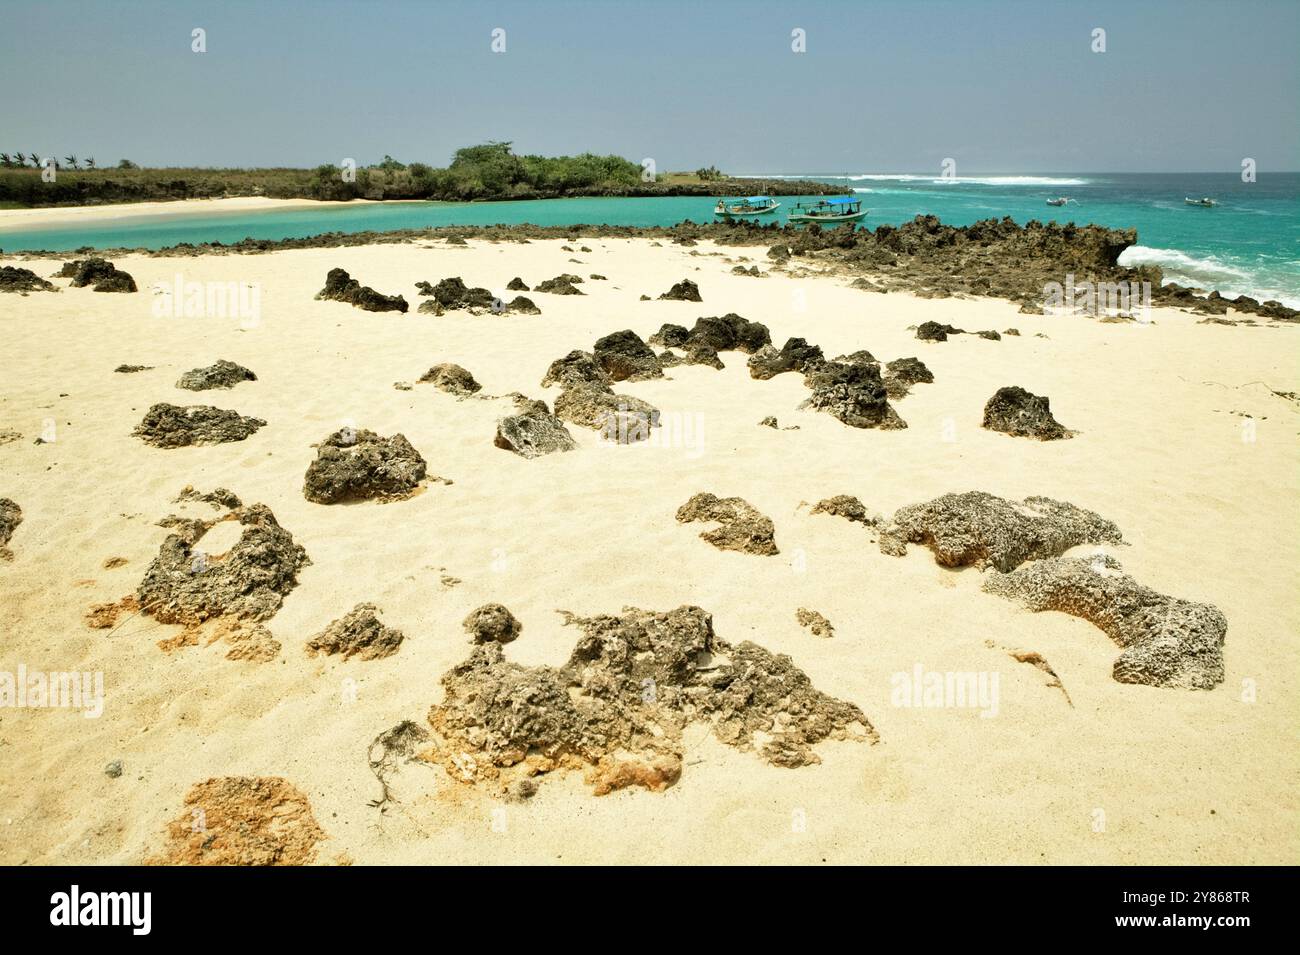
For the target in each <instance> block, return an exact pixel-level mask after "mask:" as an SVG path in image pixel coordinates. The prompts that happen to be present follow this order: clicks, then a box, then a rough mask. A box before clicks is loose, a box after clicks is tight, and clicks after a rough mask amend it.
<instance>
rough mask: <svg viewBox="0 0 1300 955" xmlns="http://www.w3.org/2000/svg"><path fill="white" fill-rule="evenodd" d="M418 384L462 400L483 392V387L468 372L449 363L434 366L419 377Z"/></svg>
mask: <svg viewBox="0 0 1300 955" xmlns="http://www.w3.org/2000/svg"><path fill="white" fill-rule="evenodd" d="M420 382H421V383H422V384H431V385H433V387H435V388H437V389H438V390H439V391H445V392H447V394H449V395H457V396H458V397H462V398H463V397H466V396H468V395H472V394H476V393H477V392H479V391H482V390H483V386H482V385H480V384H479V383H478V382H477V381H475V380H474V376H473V375H471V374H470V373H469V371H468V370H466V369H465V368H462V367H461V366H460V365H455V364H452V363H450V362H444V363H443V364H440V365H434V366H433V367H432V368H430V369H429V370H428V371H426V372H425V373H424V374H423V375H421V376H420Z"/></svg>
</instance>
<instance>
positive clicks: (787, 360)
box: [749, 338, 825, 381]
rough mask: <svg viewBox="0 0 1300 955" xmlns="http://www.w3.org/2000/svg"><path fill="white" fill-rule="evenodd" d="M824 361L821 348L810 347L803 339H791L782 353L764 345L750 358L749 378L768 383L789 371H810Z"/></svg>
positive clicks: (787, 341) (783, 347) (816, 346)
mask: <svg viewBox="0 0 1300 955" xmlns="http://www.w3.org/2000/svg"><path fill="white" fill-rule="evenodd" d="M824 361H825V359H824V358H823V357H822V350H821V347H820V346H818V345H809V344H808V342H806V341H805V340H804V339H802V338H790V339H787V340H786V343H785V344H784V345H782V346H781V350H780V351H777V350H776V349H775V348H773V347H772V346H771V345H763V346H762V347H760V348H759V349H758V351H756V352H754V354H752V355H751V356H750V357H749V376H750V377H751V378H757V379H758V380H759V381H766V380H767V379H769V378H775V377H776V376H777V375H780V374H784V373H785V372H787V371H810V370H812V369H813V368H815V367H817V366H819V365H821V364H822V363H823V362H824Z"/></svg>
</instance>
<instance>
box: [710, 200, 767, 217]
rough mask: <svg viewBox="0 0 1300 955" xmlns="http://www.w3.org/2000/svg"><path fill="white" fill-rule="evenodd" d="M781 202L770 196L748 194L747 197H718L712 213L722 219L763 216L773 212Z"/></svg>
mask: <svg viewBox="0 0 1300 955" xmlns="http://www.w3.org/2000/svg"><path fill="white" fill-rule="evenodd" d="M780 205H781V203H779V202H777V201H776V200H775V199H773V198H772V197H771V196H750V197H749V198H748V199H719V200H718V204H717V206H716V207H715V208H714V210H713V214H714V215H716V216H720V217H721V218H723V219H733V218H745V217H748V216H765V215H767V214H768V213H770V212H775V211H776V210H777V208H778V207H779V206H780Z"/></svg>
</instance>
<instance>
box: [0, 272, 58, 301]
mask: <svg viewBox="0 0 1300 955" xmlns="http://www.w3.org/2000/svg"><path fill="white" fill-rule="evenodd" d="M58 290H59V287H58V286H57V285H55V284H54V283H53V282H51V281H49V280H47V279H43V278H41V277H40V276H39V275H37V274H36V273H35V272H33V271H32V270H31V269H20V268H18V267H17V266H13V265H0V292H13V293H16V294H18V295H26V294H27V293H28V292H57V291H58Z"/></svg>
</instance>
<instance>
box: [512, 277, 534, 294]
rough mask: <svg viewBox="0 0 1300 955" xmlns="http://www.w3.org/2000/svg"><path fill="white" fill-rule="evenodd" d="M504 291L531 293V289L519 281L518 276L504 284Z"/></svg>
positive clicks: (522, 281) (521, 280) (525, 283)
mask: <svg viewBox="0 0 1300 955" xmlns="http://www.w3.org/2000/svg"><path fill="white" fill-rule="evenodd" d="M506 291H507V292H531V291H532V289H530V288H529V287H528V283H527V282H525V281H524V280H523V279H521V278H520V277H519V276H517V275H516V276H515V277H514V278H512V279H511V280H510V281H509V282H507V283H506Z"/></svg>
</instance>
